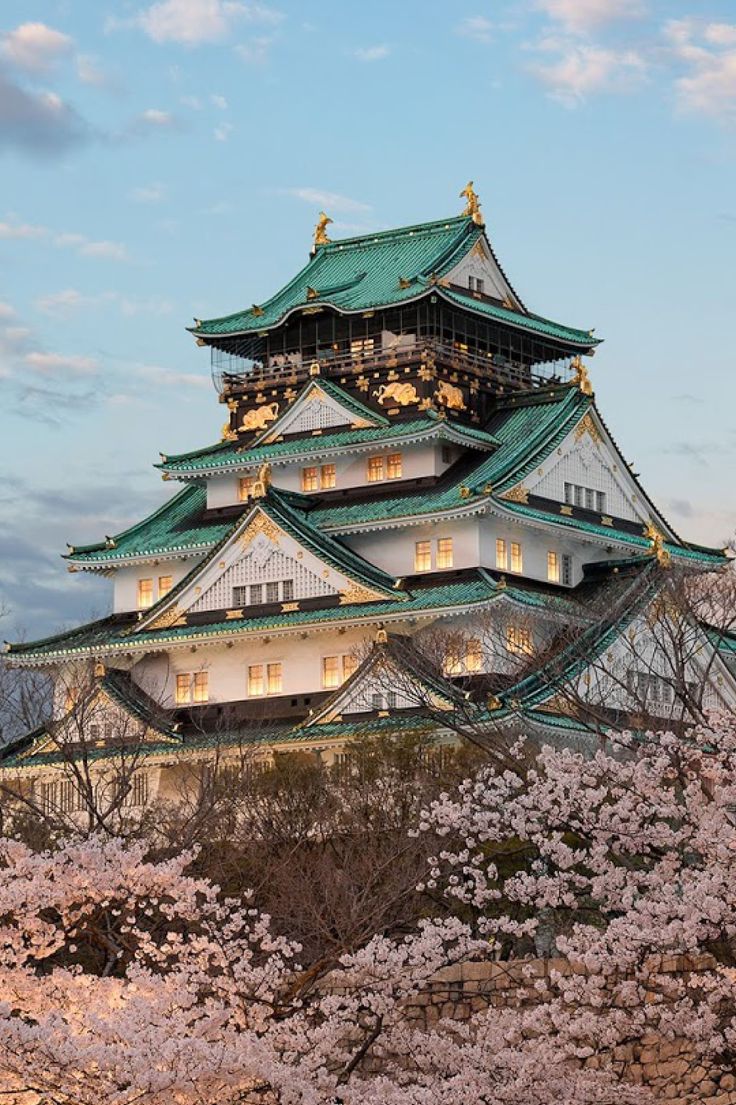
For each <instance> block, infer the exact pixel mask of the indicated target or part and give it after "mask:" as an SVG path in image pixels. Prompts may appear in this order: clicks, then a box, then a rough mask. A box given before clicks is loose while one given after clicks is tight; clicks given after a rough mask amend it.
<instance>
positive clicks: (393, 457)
mask: <svg viewBox="0 0 736 1105" xmlns="http://www.w3.org/2000/svg"><path fill="white" fill-rule="evenodd" d="M401 470H402V459H401V453H389V455H388V456H387V457H386V478H387V479H389V480H400V479H401Z"/></svg>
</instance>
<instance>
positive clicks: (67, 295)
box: [35, 288, 173, 318]
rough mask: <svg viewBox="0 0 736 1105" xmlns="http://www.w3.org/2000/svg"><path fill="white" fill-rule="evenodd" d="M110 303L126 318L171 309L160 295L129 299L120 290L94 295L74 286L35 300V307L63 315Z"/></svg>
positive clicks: (162, 312)
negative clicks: (85, 293)
mask: <svg viewBox="0 0 736 1105" xmlns="http://www.w3.org/2000/svg"><path fill="white" fill-rule="evenodd" d="M105 304H111V305H115V306H117V307H118V309H119V310H120V313H121V314H122V315H124V316H126V317H128V318H132V317H133V316H134V315H141V314H152V315H168V314H170V313H171V311H172V310H173V306H172V304H171V303H170V302H169V301H168V300H166V299H162V298H161V297H160V296H149V297H148V298H147V299H131V298H130V297H128V296H126V295H123V294H122V293H121V292H113V291H107V292H97V293H96V294H95V295H84V294H83V293H82V292H80V291H78V290H77V289H76V288H64V289H63V290H62V291H60V292H50V293H49V294H48V295H44V296H41V297H40V298H39V299H37V300H36V303H35V305H36V307H37V308H38V310H39V311H43V313H44V314H46V315H52V316H57V317H58V316H64V315H69V314H71V313H72V312H73V311H76V310H79V309H81V308H87V307H93V306H102V305H105Z"/></svg>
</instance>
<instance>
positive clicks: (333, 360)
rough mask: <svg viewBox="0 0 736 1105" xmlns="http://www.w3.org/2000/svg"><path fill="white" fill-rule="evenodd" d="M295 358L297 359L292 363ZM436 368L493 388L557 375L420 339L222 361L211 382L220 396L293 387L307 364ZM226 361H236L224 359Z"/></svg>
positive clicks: (351, 371)
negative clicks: (231, 366)
mask: <svg viewBox="0 0 736 1105" xmlns="http://www.w3.org/2000/svg"><path fill="white" fill-rule="evenodd" d="M297 358H299V360H298V361H297ZM432 359H433V360H434V363H435V364H436V365H437V367H439V368H444V369H451V370H453V371H457V372H469V373H471V374H472V375H474V376H478V377H482V378H485V379H486V380H491V379H493V380H495V381H497V382H498V384H500V385H502V386H504V387H510V388H514V389H516V388H528V387H529V386H530V385H539V384H545V383H551V382H554V381H556V380H559V379H560V378H561V376H560V374H559V365H555V366H554V367H555V368H557V369H558V374H557V375H554V373H553V372H552V371H550V372H549V374H540V373H531V372H530V371H529V369H528V368H527V367H526V366H523V365H519V364H516V363H514V362H511V361H503V362H502V361H501V360H500V359H499V358H498V356H497V355H495V354H483V353H478V352H473V351H471V350H469V349H459V348H457V347H456V346H454V345H449V344H447V343H444V342H441V341H439V340H438V339H434V338H425V339H423V340H421V341H418V342H416V343H415V344H414V345H410V346H396V347H394V348H390V349H378V350H376V351H374V352H367V351H366V352H361V353H358V352H355V351H351V350H349V349H347V350H343V349H341V350H334V349H325V350H320V351H319V353H318V354H317V353H315V355H314V357H310V355H309V354H306V355H303V354H302V353H296V352H295V353H292V354H288V353H286V354H277V355H275V356H271V357H270V358H269V359H268V361H267V362H266V363H265V364H264V363H262V362H259V361H250V362H248V361H245V360H243V361H242V363H243V366H244V367H243V370H242V371H238V372H232V371H229V370H227V369H224V363H223V362H224V357H223V358H218V360H219V363H218V362H215V361H213V379H214V381H215V386H216V387H217V388H218V390H219V391H221V392H224V393H226V394H230V393H235V392H239V391H242V390H248V391H250V390H252V389H253V388H262V387H267V386H274V385H278V384H297V383H300V382H302V381H303V380H304V379H305V378H306V377H308V375H309V370H310V365H312V364H314V363H315V362H316V363H318V364H319V367H320V370H321V371H322V372H324V374H325V375H328V376H332V377H334V376H338V375H339V376H349V375H352V376H356V377H357V376H361V375H363V374H364V373H367V372H376V371H380V370H381V369H392V368H393V369H402V370H406V369H409V370H410V371H411V369H413V368H414V369H416V370H417V371H418V370H419V369H420V368H421V367H422V366H423V365H427V364H428V363H429V362H430V361H431V360H432ZM228 361H229V362H230V363H233V362H236V363H237V358H235V357H230V358H228Z"/></svg>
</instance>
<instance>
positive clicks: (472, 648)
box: [465, 637, 483, 672]
mask: <svg viewBox="0 0 736 1105" xmlns="http://www.w3.org/2000/svg"><path fill="white" fill-rule="evenodd" d="M465 670H466V671H467V672H476V671H482V670H483V648H482V645H481V643H480V641H479V640H478V638H477V637H471V638H470V640H469V641H467V642H466V644H465Z"/></svg>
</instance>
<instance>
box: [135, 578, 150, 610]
mask: <svg viewBox="0 0 736 1105" xmlns="http://www.w3.org/2000/svg"><path fill="white" fill-rule="evenodd" d="M149 606H153V580H152V579H139V580H138V609H139V610H147V609H148V607H149Z"/></svg>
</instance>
